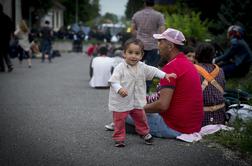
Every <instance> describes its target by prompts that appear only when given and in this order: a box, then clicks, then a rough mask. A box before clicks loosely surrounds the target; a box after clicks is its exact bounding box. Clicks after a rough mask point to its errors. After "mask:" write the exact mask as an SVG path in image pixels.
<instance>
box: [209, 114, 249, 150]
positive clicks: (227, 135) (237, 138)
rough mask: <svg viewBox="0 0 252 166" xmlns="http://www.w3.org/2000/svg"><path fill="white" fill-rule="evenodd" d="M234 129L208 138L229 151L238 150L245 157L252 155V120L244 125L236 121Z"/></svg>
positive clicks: (238, 120)
mask: <svg viewBox="0 0 252 166" xmlns="http://www.w3.org/2000/svg"><path fill="white" fill-rule="evenodd" d="M232 127H234V130H233V131H220V132H218V133H216V134H214V135H209V136H207V138H208V139H210V140H213V141H216V142H217V143H220V144H222V145H224V146H226V147H228V148H229V149H232V150H238V151H240V152H241V153H242V154H244V155H245V154H249V155H252V120H250V121H248V122H246V123H244V122H243V121H242V120H240V119H236V120H235V122H234V123H233V126H232Z"/></svg>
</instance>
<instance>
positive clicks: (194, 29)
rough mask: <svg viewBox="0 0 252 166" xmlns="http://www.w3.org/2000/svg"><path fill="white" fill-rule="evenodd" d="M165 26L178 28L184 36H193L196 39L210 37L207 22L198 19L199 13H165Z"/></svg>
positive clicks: (201, 39)
mask: <svg viewBox="0 0 252 166" xmlns="http://www.w3.org/2000/svg"><path fill="white" fill-rule="evenodd" d="M165 21H166V26H167V27H171V28H176V29H179V30H180V31H182V32H183V33H184V35H185V36H186V38H188V37H194V38H196V40H198V41H203V40H205V39H207V38H210V37H211V36H210V33H209V32H208V29H207V27H208V24H209V22H208V21H207V20H206V21H201V20H200V13H194V12H192V13H191V14H187V15H182V14H171V15H169V14H167V13H166V14H165Z"/></svg>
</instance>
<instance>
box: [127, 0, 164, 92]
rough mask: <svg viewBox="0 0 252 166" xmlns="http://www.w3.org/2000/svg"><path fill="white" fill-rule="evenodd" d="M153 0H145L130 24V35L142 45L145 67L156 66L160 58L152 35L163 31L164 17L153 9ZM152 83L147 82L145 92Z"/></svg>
mask: <svg viewBox="0 0 252 166" xmlns="http://www.w3.org/2000/svg"><path fill="white" fill-rule="evenodd" d="M154 5H155V3H154V0H145V1H144V6H145V7H144V9H142V10H140V11H137V12H136V13H135V14H134V15H133V17H132V22H131V31H132V35H133V36H135V37H136V38H137V39H140V40H141V41H142V42H143V44H144V57H143V59H142V61H144V62H145V63H146V64H147V65H151V66H155V67H157V66H158V63H159V60H160V56H159V54H158V49H157V41H156V40H155V39H154V38H153V36H152V35H153V34H155V33H162V32H163V31H164V30H165V19H164V16H163V15H162V14H161V13H160V12H158V11H156V10H154V9H153V6H154ZM151 83H152V81H147V91H148V89H149V87H150V86H151Z"/></svg>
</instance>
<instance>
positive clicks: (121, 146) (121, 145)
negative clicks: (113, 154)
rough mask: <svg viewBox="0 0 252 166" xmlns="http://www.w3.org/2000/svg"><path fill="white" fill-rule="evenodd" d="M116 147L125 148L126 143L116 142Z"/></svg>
mask: <svg viewBox="0 0 252 166" xmlns="http://www.w3.org/2000/svg"><path fill="white" fill-rule="evenodd" d="M115 147H117V148H123V147H125V143H124V141H115Z"/></svg>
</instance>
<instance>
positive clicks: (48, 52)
mask: <svg viewBox="0 0 252 166" xmlns="http://www.w3.org/2000/svg"><path fill="white" fill-rule="evenodd" d="M41 35H42V36H41V37H42V42H41V52H42V59H41V62H44V61H45V57H47V58H48V61H49V62H50V63H51V62H52V37H53V31H52V29H51V27H50V22H49V21H48V20H46V21H45V25H44V26H43V27H42V29H41Z"/></svg>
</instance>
